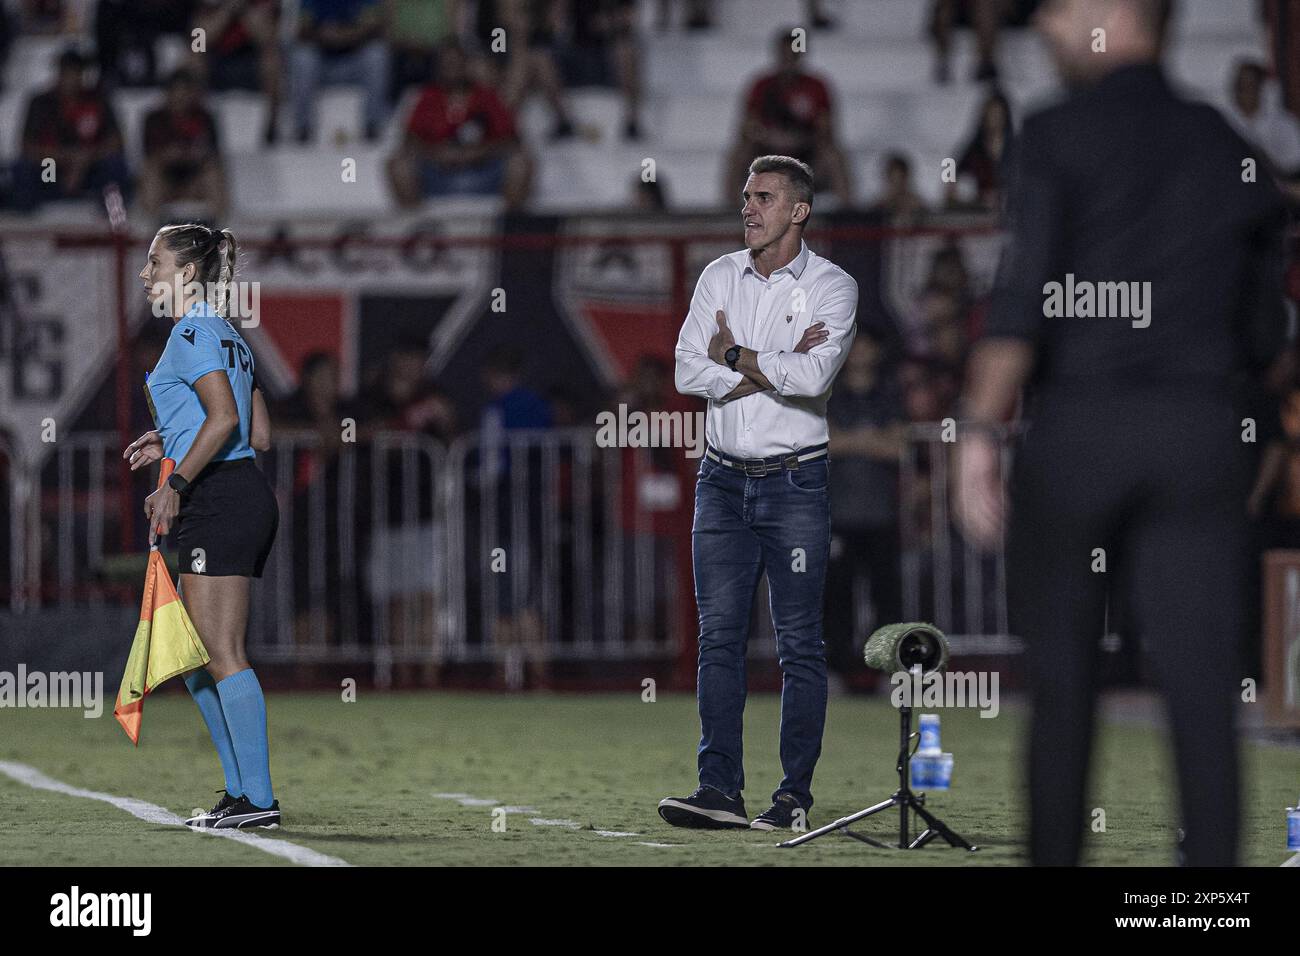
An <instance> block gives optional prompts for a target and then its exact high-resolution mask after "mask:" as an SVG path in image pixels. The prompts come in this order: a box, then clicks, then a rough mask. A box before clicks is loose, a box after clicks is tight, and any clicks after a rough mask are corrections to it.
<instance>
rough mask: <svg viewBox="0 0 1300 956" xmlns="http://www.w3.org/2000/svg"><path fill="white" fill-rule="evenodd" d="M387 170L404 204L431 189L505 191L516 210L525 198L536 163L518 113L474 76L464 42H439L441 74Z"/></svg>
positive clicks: (448, 192) (449, 192) (453, 192)
mask: <svg viewBox="0 0 1300 956" xmlns="http://www.w3.org/2000/svg"><path fill="white" fill-rule="evenodd" d="M388 175H389V181H390V183H391V184H392V188H393V195H394V196H395V197H396V199H397V201H398V203H399V204H400V205H402V206H405V207H411V206H416V205H418V204H419V203H420V201H421V200H422V199H423V198H425V197H429V196H452V195H495V194H500V195H501V196H502V197H503V198H504V200H505V204H506V208H507V209H517V208H519V207H520V206H521V205H522V204H523V202H524V200H525V199H526V198H527V196H528V186H529V181H530V180H531V177H532V164H531V161H530V160H529V157H528V154H527V152H526V151H525V150H524V147H523V145H522V144H521V143H520V141H519V137H518V134H517V133H516V131H515V121H514V117H513V116H512V115H511V113H510V110H509V109H508V108H507V107H506V105H505V103H504V102H502V100H501V98H500V97H499V96H498V95H497V94H496V91H495V90H493V89H492V88H491V87H490V86H486V85H484V84H482V83H476V82H474V81H473V80H472V79H471V78H470V75H469V69H468V61H467V59H466V56H465V52H464V50H462V49H461V47H460V45H459V44H457V43H447V44H444V45H443V46H442V47H441V48H440V51H439V55H438V80H437V82H435V83H431V84H430V85H428V86H426V87H425V88H424V90H423V92H422V93H421V94H420V99H419V101H418V102H417V103H416V104H415V108H414V109H413V110H412V111H411V117H410V119H409V120H408V121H407V124H406V135H405V137H404V138H403V140H402V145H401V146H400V147H399V148H398V151H397V153H396V154H394V155H393V157H392V158H391V159H390V160H389V161H388Z"/></svg>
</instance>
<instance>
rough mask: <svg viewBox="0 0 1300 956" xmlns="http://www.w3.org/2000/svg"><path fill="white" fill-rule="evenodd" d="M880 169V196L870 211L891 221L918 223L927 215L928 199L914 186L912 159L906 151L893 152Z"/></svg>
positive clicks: (909, 223)
mask: <svg viewBox="0 0 1300 956" xmlns="http://www.w3.org/2000/svg"><path fill="white" fill-rule="evenodd" d="M880 169H881V186H880V196H879V198H877V199H876V201H875V202H874V203H872V205H871V207H870V208H869V209H868V212H869V213H871V214H872V215H875V216H879V217H880V218H881V219H883V220H884V221H885V222H887V223H889V224H890V225H895V226H914V225H916V224H917V223H918V222H919V221H920V220H921V219H922V217H923V216H924V215H925V201H924V200H923V199H922V198H921V197H920V196H919V195H917V193H916V190H914V189H913V188H912V161H911V160H910V159H908V158H907V156H905V155H904V154H903V153H890V154H889V155H888V156H886V157H885V161H884V162H883V163H882V164H881V167H880Z"/></svg>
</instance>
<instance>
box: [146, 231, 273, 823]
mask: <svg viewBox="0 0 1300 956" xmlns="http://www.w3.org/2000/svg"><path fill="white" fill-rule="evenodd" d="M237 254H238V253H237V248H236V245H235V237H234V236H233V235H231V233H230V231H229V230H214V229H211V228H209V227H208V226H205V225H202V224H187V225H177V226H166V227H164V228H163V229H161V230H159V232H158V234H157V235H156V236H155V237H154V240H153V243H152V244H151V245H150V246H149V257H148V262H146V264H145V266H144V268H143V269H141V270H140V278H141V279H142V280H144V283H145V294H146V296H147V297H148V299H149V302H150V303H151V305H154V306H155V309H156V310H157V311H160V312H162V313H163V314H165V315H166V316H167V317H168V318H169V319H170V320H171V322H172V329H171V334H170V335H169V336H168V339H167V345H166V347H165V348H164V349H163V353H162V356H161V357H160V358H159V360H158V364H157V366H155V367H154V369H153V371H152V372H150V373H149V375H148V378H147V381H146V385H145V391H146V393H147V395H148V398H149V406H150V410H151V411H152V412H153V414H154V420H155V424H156V425H157V426H158V428H157V431H150V432H146V433H145V434H144V435H142V436H141V437H140V438H138V439H137V440H136V441H134V442H132V443H131V444H130V445H129V446H128V447H127V449H126V451H125V452H124V453H123V456H124V457H126V458H129V459H130V461H131V468H132V470H135V469H137V468H141V467H144V466H145V465H147V464H149V463H150V462H153V461H158V460H159V459H161V458H164V457H166V458H171V459H172V460H174V461H176V462H177V463H178V464H177V465H176V470H175V472H174V473H173V474H172V476H171V478H170V480H169V482H168V484H165V485H163V486H162V487H160V488H159V489H158V490H157V491H155V492H154V493H153V494H151V495H150V496H149V497H148V498H147V499H146V501H145V505H144V510H145V514H146V515H147V516H148V517H149V520H150V524H151V527H153V528H154V529H155V530H156V531H157V533H158V534H160V535H165V534H167V533H168V531H169V530H171V529H172V528H173V526H174V529H175V532H176V533H175V540H174V544H175V546H176V548H177V551H178V554H177V563H178V565H179V567H180V588H181V596H182V598H183V599H184V601H185V606H186V609H187V610H188V611H189V614H190V617H191V619H192V620H193V622H194V626H195V628H196V629H197V630H198V632H199V637H200V638H201V639H202V640H203V643H204V645H205V646H206V647H207V650H208V654H209V656H210V658H211V661H210V662H209V663H208V665H207V667H206V669H203V668H200V669H198V670H194V671H191V672H190V673H188V674H186V675H185V685H186V686H187V687H188V688H189V690H190V693H191V694H192V695H193V697H194V701H195V703H196V704H197V705H198V707H199V711H200V713H201V714H202V715H203V719H204V722H205V723H206V724H207V727H208V732H209V733H210V734H211V735H212V742H213V744H214V745H215V746H216V749H217V755H218V757H219V758H220V760H221V768H222V771H223V772H224V774H225V784H226V786H225V791H224V794H223V795H222V797H221V799H220V801H218V803H217V805H216V806H215V807H213V808H212V810H211V811H209V812H208V813H201V814H198V815H196V816H194V817H192V818H190V819H189V820H186V821H185V822H186V823H187V824H188V825H190V826H194V827H215V828H218V829H225V828H246V827H276V826H279V824H280V804H279V803H278V801H276V799H275V797H274V795H273V794H272V792H271V769H270V758H269V747H268V742H267V730H266V701H265V698H264V697H263V695H262V688H261V685H260V683H259V682H258V680H257V675H256V674H254V673H253V669H252V668H251V667H250V666H249V663H248V659H247V658H246V657H245V655H244V639H245V634H246V631H247V628H248V606H249V589H250V581H249V579H250V578H252V577H261V576H262V568H263V567H264V566H265V564H266V559H267V556H268V554H269V553H270V550H271V545H272V543H273V542H274V541H275V532H276V528H277V526H278V525H279V507H278V506H277V504H276V500H275V495H274V493H273V492H272V491H271V487H270V485H269V484H268V483H267V481H266V478H265V477H264V476H263V475H262V472H261V471H260V470H259V469H258V467H257V463H256V461H255V460H254V451H253V450H254V449H255V448H256V449H259V450H265V449H266V448H268V447H270V434H271V425H270V419H269V417H268V415H267V411H266V403H265V401H264V400H263V398H262V393H261V391H260V390H259V389H257V387H256V379H255V372H256V369H255V367H254V362H253V353H252V351H251V350H250V349H249V348H248V345H247V344H246V343H245V342H244V340H243V337H242V336H241V335H240V334H239V330H238V329H236V328H235V326H234V325H233V324H231V322H230V321H229V320H228V318H227V316H228V315H229V303H230V301H231V298H232V289H233V284H234V277H235V263H236V258H237ZM210 300H211V301H210Z"/></svg>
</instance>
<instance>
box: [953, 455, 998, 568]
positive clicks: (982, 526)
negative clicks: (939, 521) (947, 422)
mask: <svg viewBox="0 0 1300 956" xmlns="http://www.w3.org/2000/svg"><path fill="white" fill-rule="evenodd" d="M1000 459H1001V454H1000V451H999V449H998V445H997V442H995V441H994V440H993V439H992V438H990V437H989V436H988V435H982V434H975V433H972V434H969V435H966V436H964V437H961V438H959V439H958V440H957V448H956V454H955V466H954V470H955V472H956V474H955V475H954V478H953V491H952V497H953V514H954V517H955V518H956V521H957V527H958V528H959V529H960V530H961V532H962V534H963V535H964V536H965V538H966V540H967V541H969V542H970V543H971V544H972V545H974V546H976V547H978V548H981V549H982V550H985V551H992V550H994V549H995V548H996V547H997V546H998V543H999V542H1000V541H1001V540H1002V532H1003V528H1004V526H1005V524H1006V507H1005V505H1004V504H1003V501H1002V481H1001V468H1000V467H999V466H1000Z"/></svg>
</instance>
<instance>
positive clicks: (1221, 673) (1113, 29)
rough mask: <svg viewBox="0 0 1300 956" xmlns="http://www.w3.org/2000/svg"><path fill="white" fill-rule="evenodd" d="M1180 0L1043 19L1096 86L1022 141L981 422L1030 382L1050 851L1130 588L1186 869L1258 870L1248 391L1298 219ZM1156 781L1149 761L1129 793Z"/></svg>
mask: <svg viewBox="0 0 1300 956" xmlns="http://www.w3.org/2000/svg"><path fill="white" fill-rule="evenodd" d="M1171 7H1172V4H1171V3H1170V2H1168V0H1050V2H1048V3H1047V4H1045V5H1044V7H1043V8H1042V9H1041V10H1040V13H1039V16H1038V23H1037V25H1038V27H1039V29H1040V31H1041V32H1042V33H1043V35H1044V36H1045V38H1046V40H1047V41H1048V45H1049V46H1050V47H1051V49H1052V52H1053V54H1054V57H1055V59H1056V61H1057V63H1058V66H1059V68H1060V70H1061V72H1062V74H1063V76H1064V78H1065V79H1066V80H1067V82H1068V83H1070V84H1071V86H1072V91H1071V93H1070V95H1069V96H1068V98H1066V99H1065V100H1064V101H1063V102H1061V103H1059V104H1057V105H1055V106H1053V107H1051V108H1048V109H1046V110H1044V111H1042V112H1039V113H1037V114H1036V115H1033V116H1031V117H1029V118H1028V119H1026V121H1025V123H1024V128H1023V131H1022V133H1021V135H1020V136H1019V137H1018V145H1017V148H1016V149H1017V155H1016V158H1015V161H1014V163H1013V173H1012V181H1011V184H1010V189H1009V190H1008V202H1009V208H1008V217H1009V227H1010V236H1009V238H1010V244H1009V246H1008V248H1007V250H1006V252H1005V254H1004V257H1003V261H1002V263H1001V265H1000V268H999V276H998V279H997V282H996V284H995V291H994V300H993V305H992V310H991V314H990V316H989V320H988V325H987V334H986V338H985V339H984V340H983V341H982V342H981V343H980V344H979V345H978V346H977V348H976V349H975V351H974V352H973V353H972V357H971V363H970V371H969V382H968V388H967V394H966V407H965V409H964V414H965V417H966V418H967V419H968V420H974V421H975V422H984V423H997V422H1002V421H1004V420H1005V419H1006V418H1007V416H1008V415H1009V413H1010V412H1011V411H1012V407H1013V405H1014V403H1015V401H1016V396H1017V394H1018V393H1019V391H1020V388H1021V386H1022V384H1028V385H1029V399H1030V404H1029V408H1028V412H1027V415H1026V417H1027V419H1028V420H1029V427H1028V429H1027V432H1026V434H1025V435H1024V437H1023V441H1022V443H1021V446H1020V447H1019V449H1018V452H1017V456H1016V460H1015V465H1014V473H1013V479H1012V484H1011V494H1010V499H1011V516H1010V528H1009V534H1008V551H1007V555H1008V558H1007V560H1008V581H1009V584H1008V586H1009V597H1010V600H1011V608H1012V615H1013V617H1012V621H1011V625H1012V628H1011V629H1012V632H1013V633H1016V634H1018V635H1020V636H1022V637H1023V638H1024V639H1025V641H1026V643H1027V651H1028V658H1029V669H1030V680H1031V692H1032V707H1033V715H1032V730H1031V732H1030V735H1029V740H1028V746H1029V754H1028V761H1029V783H1030V798H1031V810H1030V819H1031V826H1030V855H1031V859H1032V862H1033V863H1035V864H1048V865H1069V864H1074V863H1077V862H1078V860H1079V856H1080V851H1081V847H1082V840H1083V834H1084V828H1085V826H1086V825H1087V824H1088V823H1090V822H1092V821H1093V820H1094V819H1096V815H1095V811H1094V810H1093V809H1092V808H1091V806H1090V805H1089V804H1087V803H1086V802H1085V799H1084V794H1085V784H1086V780H1087V772H1088V758H1089V749H1090V746H1091V743H1092V725H1093V704H1094V699H1095V695H1096V690H1097V685H1098V674H1097V671H1098V667H1097V665H1098V644H1099V639H1100V637H1101V635H1102V629H1103V614H1104V607H1105V601H1106V597H1107V592H1108V590H1110V589H1111V588H1112V578H1117V579H1118V580H1117V582H1116V583H1118V584H1120V585H1121V586H1122V587H1120V588H1119V589H1117V590H1113V591H1112V592H1111V593H1112V594H1113V596H1114V597H1115V598H1116V599H1117V600H1125V601H1126V603H1127V605H1128V607H1129V609H1130V614H1131V617H1130V618H1129V619H1130V620H1131V621H1132V623H1133V624H1134V625H1135V628H1136V631H1137V632H1138V634H1139V635H1140V637H1141V639H1142V643H1143V645H1144V647H1145V650H1146V653H1147V656H1148V658H1149V659H1150V661H1151V663H1152V666H1153V667H1154V670H1155V677H1156V683H1157V685H1158V687H1159V689H1160V690H1161V691H1162V692H1163V695H1164V698H1165V701H1166V703H1167V706H1168V714H1169V719H1170V724H1171V727H1172V731H1173V744H1174V757H1175V760H1176V765H1177V771H1178V780H1179V786H1180V792H1181V798H1182V799H1181V816H1182V824H1183V829H1184V831H1185V839H1184V841H1183V846H1182V850H1183V855H1184V862H1185V863H1187V864H1188V865H1194V866H1225V865H1231V864H1232V863H1234V862H1235V860H1236V850H1237V836H1238V820H1237V817H1238V794H1237V787H1238V763H1237V744H1236V733H1235V729H1234V712H1235V707H1234V705H1235V702H1236V701H1237V694H1238V692H1239V687H1240V681H1241V679H1242V677H1243V676H1245V675H1244V674H1243V671H1242V663H1241V653H1240V648H1241V645H1242V638H1243V630H1244V626H1245V619H1246V618H1245V610H1246V601H1247V595H1246V581H1247V577H1246V575H1247V569H1248V565H1247V561H1248V560H1249V559H1248V552H1247V532H1248V526H1247V517H1246V498H1247V493H1248V487H1249V485H1248V483H1249V480H1250V464H1251V456H1250V453H1249V452H1250V446H1249V445H1248V443H1247V442H1246V441H1244V440H1243V411H1242V404H1241V401H1240V398H1241V396H1242V394H1243V388H1242V385H1243V383H1244V382H1245V381H1246V380H1248V379H1249V378H1250V377H1251V376H1256V375H1258V374H1259V373H1260V371H1261V370H1262V369H1263V368H1264V367H1265V366H1267V365H1268V364H1269V363H1270V361H1271V360H1272V359H1274V357H1276V356H1277V355H1278V354H1279V353H1280V352H1281V350H1282V348H1283V347H1284V338H1285V328H1286V315H1285V311H1284V307H1283V304H1282V296H1281V264H1282V235H1283V228H1284V213H1283V207H1282V204H1281V200H1280V197H1279V195H1278V193H1277V192H1276V190H1275V189H1274V187H1273V186H1272V184H1271V183H1270V182H1269V181H1268V176H1267V175H1266V174H1265V173H1264V169H1265V163H1264V162H1263V157H1262V156H1261V155H1259V154H1258V153H1257V152H1256V150H1255V149H1253V148H1252V147H1251V146H1249V145H1247V143H1245V142H1244V141H1243V140H1242V139H1241V138H1240V137H1238V136H1237V135H1236V134H1235V133H1234V132H1233V131H1232V130H1231V129H1230V128H1229V127H1228V125H1227V123H1226V122H1224V120H1223V119H1222V118H1221V117H1220V116H1219V115H1218V113H1216V112H1215V111H1214V110H1213V109H1212V108H1211V107H1209V106H1206V105H1203V104H1199V103H1194V102H1191V101H1188V100H1185V99H1183V98H1182V97H1180V96H1179V95H1178V94H1176V93H1175V92H1174V91H1173V90H1172V89H1171V88H1170V86H1169V83H1168V81H1167V80H1166V79H1165V76H1164V75H1163V73H1162V71H1161V68H1160V66H1159V55H1160V51H1161V46H1162V40H1163V37H1164V34H1165V28H1166V25H1167V23H1168V21H1169V18H1170V14H1171ZM1098 29H1100V30H1102V31H1104V38H1105V47H1106V49H1105V51H1104V52H1094V51H1093V44H1094V41H1095V38H1096V37H1097V36H1098V34H1096V33H1095V31H1096V30H1098ZM1248 160H1254V161H1255V164H1256V166H1257V167H1258V169H1259V171H1260V175H1259V176H1258V177H1252V176H1251V175H1250V163H1249V162H1248ZM1053 283H1056V284H1058V285H1056V286H1054V285H1053ZM1102 283H1124V284H1125V286H1124V287H1123V288H1126V289H1127V290H1128V291H1127V292H1126V293H1123V294H1119V290H1120V289H1121V287H1119V286H1102V285H1101V284H1102ZM1144 283H1149V286H1144V285H1143V284H1144ZM1062 287H1064V288H1073V289H1076V290H1080V291H1078V292H1077V294H1078V295H1079V297H1080V298H1079V300H1078V302H1077V303H1076V305H1077V306H1078V308H1072V310H1071V311H1067V312H1065V313H1064V314H1061V312H1062V310H1061V309H1060V308H1059V305H1060V303H1059V301H1058V302H1056V303H1049V302H1048V299H1049V297H1050V294H1051V293H1049V290H1052V292H1055V291H1059V288H1062ZM1085 289H1087V290H1096V291H1097V293H1098V296H1099V297H1100V295H1101V293H1102V292H1105V294H1106V295H1107V297H1108V301H1109V304H1110V305H1112V306H1113V305H1115V304H1116V303H1119V304H1120V305H1121V306H1122V304H1123V302H1124V297H1123V296H1124V295H1127V296H1128V297H1129V299H1128V302H1129V308H1128V309H1127V312H1126V313H1125V310H1123V309H1121V310H1119V311H1120V312H1121V313H1124V314H1114V313H1113V312H1111V313H1110V314H1107V315H1105V316H1101V315H1099V314H1098V313H1099V311H1101V310H1099V309H1098V308H1097V305H1098V303H1099V302H1100V301H1101V300H1100V298H1099V297H1098V298H1097V299H1095V300H1094V302H1093V304H1092V305H1091V306H1089V305H1087V304H1086V303H1085V302H1084V299H1083V296H1084V295H1085V293H1084V292H1083V291H1082V290H1085ZM1088 294H1090V292H1089V293H1088ZM1138 303H1142V304H1141V306H1140V307H1139V305H1138ZM1045 311H1046V312H1049V313H1050V314H1051V317H1048V316H1045ZM1071 314H1073V317H1067V316H1069V315H1071ZM1088 314H1091V315H1092V317H1085V316H1086V315H1088ZM978 431H979V430H978V429H972V430H970V432H969V433H968V434H966V435H965V437H963V438H962V439H961V440H960V441H959V443H958V447H957V462H958V466H957V484H956V505H957V514H958V517H959V520H960V521H961V523H962V525H963V528H964V530H965V532H966V534H967V535H968V537H970V538H972V539H974V540H976V541H978V542H982V543H984V544H988V545H991V544H993V543H994V542H995V541H996V540H997V538H998V535H999V531H1000V526H1001V521H1002V507H1001V498H1000V488H999V484H998V471H997V455H998V450H997V448H996V447H995V446H994V444H993V443H992V440H991V439H990V438H988V437H987V436H984V437H981V435H980V434H979V433H978ZM1099 558H1100V559H1101V560H1100V562H1099ZM1148 770H1149V768H1145V767H1137V766H1133V767H1129V768H1128V769H1127V771H1126V772H1127V774H1128V781H1129V784H1130V785H1132V786H1135V787H1138V788H1139V789H1140V781H1141V780H1142V779H1143V778H1144V777H1145V775H1146V774H1147V772H1148ZM1102 809H1104V808H1102ZM1153 810H1155V811H1157V812H1158V810H1159V808H1153ZM1172 829H1173V828H1172V826H1171V827H1170V832H1171V833H1172ZM1101 839H1104V837H1101Z"/></svg>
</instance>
